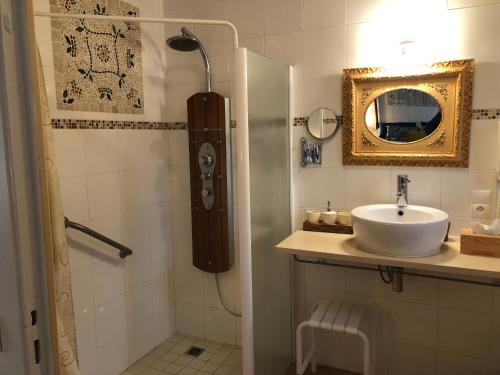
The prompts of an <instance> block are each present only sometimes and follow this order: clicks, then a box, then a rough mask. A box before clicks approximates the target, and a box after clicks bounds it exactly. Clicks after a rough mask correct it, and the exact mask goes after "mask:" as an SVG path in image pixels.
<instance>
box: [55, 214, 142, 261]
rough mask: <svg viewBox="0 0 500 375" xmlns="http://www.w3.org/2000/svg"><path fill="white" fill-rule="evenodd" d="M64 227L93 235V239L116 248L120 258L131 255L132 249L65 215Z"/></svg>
mask: <svg viewBox="0 0 500 375" xmlns="http://www.w3.org/2000/svg"><path fill="white" fill-rule="evenodd" d="M64 227H65V228H71V229H76V230H78V231H80V232H83V233H85V234H86V235H88V236H90V237H94V238H95V239H97V240H99V241H101V242H104V243H105V244H108V245H109V246H112V247H114V248H116V249H118V250H119V251H120V258H122V259H123V258H125V257H127V256H129V255H132V254H133V253H134V252H133V251H132V250H130V249H129V248H128V247H126V246H124V245H122V244H121V243H118V242H116V241H113V240H112V239H111V238H108V237H106V236H104V235H102V234H100V233H97V232H96V231H95V230H92V229H90V228H87V227H86V226H84V225H81V224H78V223H75V222H73V221H71V220H70V219H68V218H67V217H66V216H65V217H64Z"/></svg>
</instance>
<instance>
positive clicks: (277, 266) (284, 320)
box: [235, 49, 292, 375]
mask: <svg viewBox="0 0 500 375" xmlns="http://www.w3.org/2000/svg"><path fill="white" fill-rule="evenodd" d="M235 61H236V67H235V69H236V77H235V79H236V82H237V94H236V95H237V100H238V106H237V111H236V112H237V114H236V117H237V122H238V142H239V147H240V148H241V149H242V151H241V153H240V160H239V165H240V171H239V172H240V173H239V184H240V202H241V203H240V206H241V207H240V227H239V228H240V229H239V230H240V252H241V258H242V259H241V267H242V270H241V273H242V306H243V311H244V314H243V365H244V369H245V371H246V372H245V373H246V374H258V375H276V374H284V373H285V372H286V370H287V368H288V367H289V366H290V364H291V363H292V354H291V353H292V308H291V307H292V283H291V263H290V258H289V257H288V256H286V255H283V254H278V253H277V252H276V251H275V250H274V246H275V245H276V243H278V242H279V241H280V240H281V239H283V238H285V237H286V236H288V235H289V234H290V231H291V223H290V156H289V150H290V141H289V139H290V138H289V137H290V135H289V117H288V116H289V75H290V74H289V72H290V68H289V67H288V66H285V65H282V64H280V63H278V62H275V61H272V60H270V59H268V58H265V57H262V56H259V55H257V54H255V53H252V52H249V51H246V50H244V49H240V50H239V51H237V52H236V58H235ZM238 83H239V85H238Z"/></svg>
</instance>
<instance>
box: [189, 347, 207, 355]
mask: <svg viewBox="0 0 500 375" xmlns="http://www.w3.org/2000/svg"><path fill="white" fill-rule="evenodd" d="M204 351H205V349H203V348H199V347H197V346H192V347H190V348H189V350H188V351H187V352H186V354H187V355H190V356H191V357H195V358H198V357H199V356H200V354H201V353H203V352H204Z"/></svg>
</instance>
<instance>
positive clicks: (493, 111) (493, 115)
mask: <svg viewBox="0 0 500 375" xmlns="http://www.w3.org/2000/svg"><path fill="white" fill-rule="evenodd" d="M472 119H473V120H495V119H500V108H489V109H474V110H472ZM339 121H340V123H342V116H339ZM306 124H307V117H295V118H294V119H293V126H304V125H306Z"/></svg>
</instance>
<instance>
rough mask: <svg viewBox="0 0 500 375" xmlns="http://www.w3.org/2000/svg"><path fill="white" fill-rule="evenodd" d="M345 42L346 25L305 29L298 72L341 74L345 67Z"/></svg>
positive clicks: (297, 67)
mask: <svg viewBox="0 0 500 375" xmlns="http://www.w3.org/2000/svg"><path fill="white" fill-rule="evenodd" d="M345 43H346V41H345V28H344V26H334V27H328V28H322V29H312V30H305V31H304V33H303V49H302V58H301V60H300V62H299V63H298V64H297V66H296V71H297V74H308V73H320V72H321V73H335V74H340V73H341V72H342V69H344V67H345Z"/></svg>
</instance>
